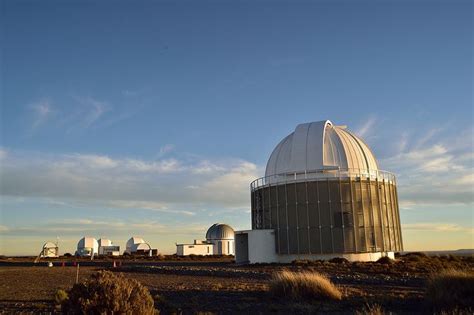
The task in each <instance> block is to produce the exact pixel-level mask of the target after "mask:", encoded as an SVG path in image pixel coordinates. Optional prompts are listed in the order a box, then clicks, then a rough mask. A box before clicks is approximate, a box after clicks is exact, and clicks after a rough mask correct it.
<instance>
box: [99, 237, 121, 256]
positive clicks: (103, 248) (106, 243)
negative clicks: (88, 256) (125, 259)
mask: <svg viewBox="0 0 474 315" xmlns="http://www.w3.org/2000/svg"><path fill="white" fill-rule="evenodd" d="M98 244H99V255H104V256H119V255H120V246H117V245H113V244H112V241H111V240H109V239H106V238H101V239H99V241H98Z"/></svg>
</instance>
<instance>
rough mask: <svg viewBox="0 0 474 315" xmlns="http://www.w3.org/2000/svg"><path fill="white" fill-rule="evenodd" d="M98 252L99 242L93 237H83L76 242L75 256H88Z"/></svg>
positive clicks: (95, 254)
mask: <svg viewBox="0 0 474 315" xmlns="http://www.w3.org/2000/svg"><path fill="white" fill-rule="evenodd" d="M98 254H99V243H98V242H97V240H96V239H95V238H93V237H87V236H86V237H83V238H81V239H80V240H79V242H78V243H77V250H76V256H82V257H90V256H97V255H98Z"/></svg>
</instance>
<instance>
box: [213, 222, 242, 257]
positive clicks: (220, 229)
mask: <svg viewBox="0 0 474 315" xmlns="http://www.w3.org/2000/svg"><path fill="white" fill-rule="evenodd" d="M206 241H207V243H210V244H213V245H214V246H213V255H235V240H234V229H233V228H231V227H230V226H229V225H227V224H221V223H215V224H213V225H212V226H211V227H210V228H209V229H208V230H207V233H206Z"/></svg>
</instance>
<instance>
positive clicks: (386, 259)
mask: <svg viewBox="0 0 474 315" xmlns="http://www.w3.org/2000/svg"><path fill="white" fill-rule="evenodd" d="M394 262H395V261H394V260H393V259H391V258H390V257H388V256H384V257H380V258H379V259H378V260H377V263H379V264H382V265H391V264H393V263H394Z"/></svg>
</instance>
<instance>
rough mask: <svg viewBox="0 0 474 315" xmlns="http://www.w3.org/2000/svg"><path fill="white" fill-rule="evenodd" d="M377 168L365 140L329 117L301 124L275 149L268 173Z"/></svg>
mask: <svg viewBox="0 0 474 315" xmlns="http://www.w3.org/2000/svg"><path fill="white" fill-rule="evenodd" d="M334 169H340V170H352V171H355V172H371V171H377V170H378V165H377V160H376V159H375V157H374V155H373V153H372V151H370V149H369V147H368V146H367V145H366V144H365V142H364V141H362V139H360V138H359V137H357V136H356V135H354V134H353V133H351V132H349V131H347V130H346V127H345V126H334V125H333V124H332V123H331V122H330V121H329V120H326V121H319V122H312V123H306V124H300V125H298V126H297V127H296V129H295V131H293V132H292V133H290V134H289V135H288V136H286V137H285V138H284V139H283V140H282V141H281V142H280V143H279V144H278V145H277V146H276V148H275V149H274V150H273V152H272V154H271V155H270V159H269V160H268V163H267V168H266V171H265V176H266V177H268V176H272V175H277V174H285V173H304V172H307V173H308V172H313V171H320V170H334Z"/></svg>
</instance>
